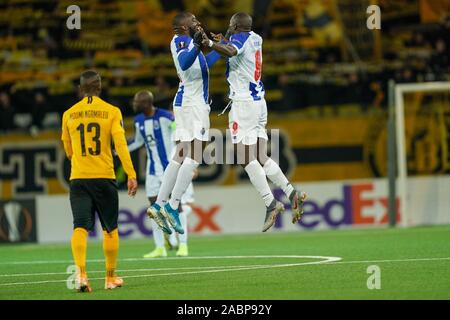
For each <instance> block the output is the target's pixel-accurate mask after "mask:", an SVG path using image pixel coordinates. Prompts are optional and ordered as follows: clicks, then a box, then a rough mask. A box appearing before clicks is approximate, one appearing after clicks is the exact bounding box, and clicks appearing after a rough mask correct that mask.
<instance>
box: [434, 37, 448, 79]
mask: <svg viewBox="0 0 450 320" xmlns="http://www.w3.org/2000/svg"><path fill="white" fill-rule="evenodd" d="M448 66H449V52H448V48H447V44H446V43H445V41H444V39H438V40H437V41H436V51H434V52H433V54H432V56H431V59H430V67H431V70H433V73H434V74H435V76H436V79H437V80H445V76H444V74H445V72H446V71H447V70H446V69H447V68H448Z"/></svg>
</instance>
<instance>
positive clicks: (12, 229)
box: [4, 202, 22, 242]
mask: <svg viewBox="0 0 450 320" xmlns="http://www.w3.org/2000/svg"><path fill="white" fill-rule="evenodd" d="M4 209H5V215H6V220H7V221H8V229H9V230H8V231H9V232H8V233H9V235H8V238H9V241H11V242H17V241H19V240H20V232H19V219H20V213H21V211H22V206H21V205H20V203H17V202H8V203H7V204H5V206H4Z"/></svg>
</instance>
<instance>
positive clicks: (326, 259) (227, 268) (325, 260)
mask: <svg viewBox="0 0 450 320" xmlns="http://www.w3.org/2000/svg"><path fill="white" fill-rule="evenodd" d="M224 257H226V256H216V257H203V258H207V259H214V258H216V259H223V258H224ZM191 258H196V259H201V258H202V257H191ZM236 258H297V259H322V260H320V261H311V262H300V263H289V264H273V265H253V266H220V267H217V268H223V269H217V270H200V271H188V272H174V273H159V274H141V275H134V276H122V278H144V277H160V276H173V275H186V274H199V273H216V272H226V271H243V270H256V269H271V268H283V267H295V266H302V265H311V264H322V263H330V262H336V261H340V260H341V259H342V258H340V257H324V256H228V259H236ZM179 260H180V261H181V260H184V259H179ZM200 268H202V267H200ZM206 268H207V267H203V268H202V269H206ZM168 269H170V268H168ZM174 269H175V268H172V270H174ZM135 270H136V269H135ZM149 270H154V269H149ZM89 280H104V277H102V278H90V279H89ZM59 282H67V279H65V280H43V281H27V282H9V283H1V284H0V286H19V285H28V284H44V283H59Z"/></svg>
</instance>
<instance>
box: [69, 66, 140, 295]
mask: <svg viewBox="0 0 450 320" xmlns="http://www.w3.org/2000/svg"><path fill="white" fill-rule="evenodd" d="M100 92H101V79H100V75H99V74H98V73H97V72H95V71H91V70H89V71H85V72H83V74H82V75H81V77H80V94H81V96H82V97H83V99H82V100H81V101H80V102H78V103H77V104H75V105H74V106H72V107H71V108H70V109H69V110H67V111H66V112H64V115H63V121H62V137H61V139H62V141H63V142H64V150H65V151H66V154H67V157H68V158H69V159H70V160H71V164H72V169H71V174H70V204H71V207H72V214H73V224H74V231H73V235H72V253H73V257H74V260H75V264H76V265H77V267H78V274H77V284H79V287H78V290H79V291H81V292H91V291H92V289H91V287H90V285H89V281H88V278H87V273H86V247H87V237H88V231H89V230H91V229H92V228H93V225H94V218H95V212H97V213H98V216H99V218H100V222H101V225H102V228H103V234H104V240H103V251H104V254H105V260H106V279H105V289H114V288H117V287H121V286H122V285H123V280H122V279H121V278H120V277H118V276H117V275H116V274H115V269H116V262H117V254H118V251H119V234H118V230H117V219H118V214H119V201H118V194H117V185H116V182H115V178H116V177H115V173H114V164H113V157H112V153H111V144H112V142H114V146H115V149H116V151H117V154H118V156H119V158H120V161H121V162H122V165H123V167H124V169H125V172H126V173H127V175H128V194H129V195H130V196H133V197H134V195H135V194H136V190H137V181H136V172H135V171H134V168H133V164H132V162H131V158H130V153H129V152H128V148H127V142H126V140H125V131H124V129H123V122H122V114H121V112H120V110H119V109H118V108H117V107H115V106H113V105H110V104H109V103H107V102H105V101H103V100H102V99H100V97H99V95H100Z"/></svg>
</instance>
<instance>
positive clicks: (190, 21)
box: [172, 12, 201, 37]
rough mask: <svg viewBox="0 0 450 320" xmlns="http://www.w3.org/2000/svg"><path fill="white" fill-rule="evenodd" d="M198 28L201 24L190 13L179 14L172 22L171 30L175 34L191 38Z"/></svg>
mask: <svg viewBox="0 0 450 320" xmlns="http://www.w3.org/2000/svg"><path fill="white" fill-rule="evenodd" d="M200 26H201V23H200V22H199V21H198V20H197V18H196V17H195V16H194V15H193V14H192V13H190V12H180V13H178V14H177V15H176V16H175V17H174V18H173V20H172V28H173V31H174V32H175V33H176V34H185V35H190V36H191V37H192V36H193V35H194V33H195V32H196V31H197V30H198V28H199V27H200Z"/></svg>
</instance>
